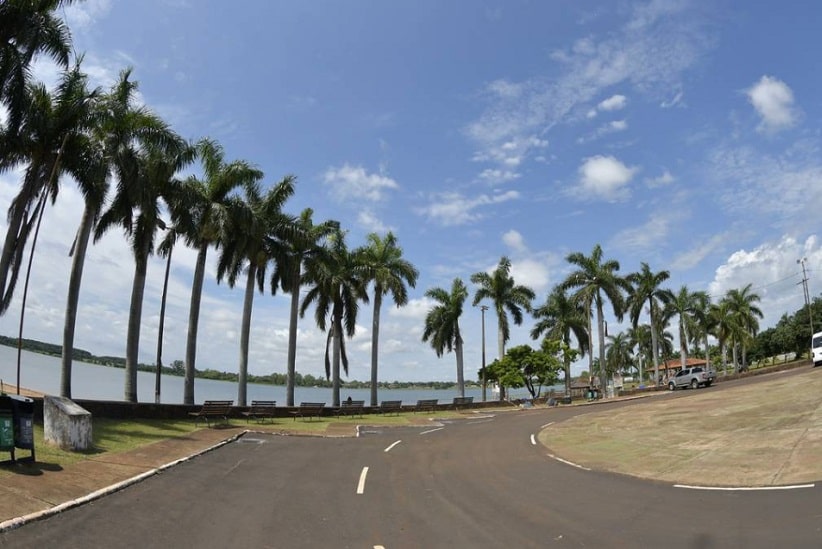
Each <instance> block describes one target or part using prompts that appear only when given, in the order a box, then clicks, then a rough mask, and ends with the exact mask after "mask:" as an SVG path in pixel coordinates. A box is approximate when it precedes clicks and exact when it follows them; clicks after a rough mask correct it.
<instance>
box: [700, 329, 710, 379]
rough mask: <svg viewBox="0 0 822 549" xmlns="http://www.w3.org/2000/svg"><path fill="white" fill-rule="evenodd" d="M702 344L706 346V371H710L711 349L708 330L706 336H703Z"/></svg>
mask: <svg viewBox="0 0 822 549" xmlns="http://www.w3.org/2000/svg"><path fill="white" fill-rule="evenodd" d="M702 343H703V344H704V345H705V369H706V370H710V369H711V353H710V352H709V351H710V349H708V332H707V330H706V331H705V334H704V335H703V336H702Z"/></svg>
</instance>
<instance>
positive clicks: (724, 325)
mask: <svg viewBox="0 0 822 549" xmlns="http://www.w3.org/2000/svg"><path fill="white" fill-rule="evenodd" d="M566 260H567V262H568V263H569V264H570V265H571V266H572V267H573V269H572V271H571V272H570V273H569V274H568V275H567V276H566V277H565V279H564V280H562V281H561V282H559V283H558V284H557V285H556V286H554V288H553V289H552V290H551V291H550V292H549V294H548V296H547V298H546V300H545V302H544V303H543V304H542V305H540V306H537V307H533V306H532V301H533V299H534V297H535V296H534V292H533V291H532V290H531V289H529V288H527V287H524V286H521V285H517V284H516V283H515V281H514V279H513V277H512V276H511V274H510V271H511V262H510V260H509V259H508V258H507V257H502V258H501V259H500V261H499V264H498V265H497V267H496V269H495V270H494V271H493V272H491V273H487V272H480V273H475V274H473V275H472V276H471V282H473V283H474V284H476V285H477V290H476V293H475V295H474V305H477V304H479V303H480V302H482V301H484V300H489V301H491V303H492V305H493V307H492V308H493V310H494V311H495V313H496V316H497V320H498V351H499V355H498V356H499V357H500V358H501V357H503V356H504V355H505V343H506V342H507V341H508V340H509V339H510V329H509V321H508V313H510V314H511V317H512V318H513V321H514V323H515V324H517V325H521V324H522V322H523V312H529V313H532V315H533V317H534V319H535V324H534V327H533V329H532V330H531V332H530V335H531V337H532V338H533V339H535V340H536V339H539V338H540V337H544V338H548V339H553V340H559V341H562V342H563V343H565V345H567V346H568V347H569V348H575V349H576V350H578V351H579V353H580V355H586V354H587V355H588V359H589V370H588V371H589V372H590V373H591V375H592V376H593V375H594V374H595V373H596V372H597V371H598V375H599V380H600V382H601V383H602V384H603V385H604V384H605V383H606V380H607V378H608V375H609V374H612V373H613V372H616V371H621V370H623V369H625V368H626V367H627V366H628V365H629V364H631V363H632V362H633V361H634V357H635V354H634V353H635V351H636V356H639V357H642V360H643V361H650V362H651V363H652V364H653V365H654V379H655V380H656V379H658V378H659V363H660V358H659V357H660V350H663V351H664V354H665V356H669V355H670V354H671V352H672V349H669V346H670V344H671V341H672V340H673V337H672V335H671V334H670V333H669V332H667V331H666V328H667V327H668V325H669V324H670V323H671V322H672V321H673V320H675V319H676V321H677V328H678V335H679V342H680V349H679V356H680V360H681V365H682V367H685V364H686V361H687V357H688V353H689V351H690V348H693V349H694V350H698V349H699V347H700V345H703V346H704V349H705V351H706V356H707V350H708V337H709V336H713V337H715V338H716V339H717V341H718V343H719V346H720V352H721V355H722V357H723V368H724V369H725V371H726V373H727V361H726V360H725V357H726V351H727V349H728V347H730V349H731V350H732V353H733V362H734V364H737V353H738V352H741V355H742V357H741V358H742V367H743V368H744V367H746V366H747V359H746V349H747V347H748V346H749V345H750V343H751V341H752V338H753V337H754V336H755V335H756V332H757V331H758V329H759V323H758V319H761V318H762V316H763V315H762V311H761V310H760V309H759V307H758V306H757V303H758V302H759V296H758V295H757V294H755V293H753V292H752V291H751V285H750V284H748V285H747V286H745V287H744V288H742V289H733V290H730V291H729V292H728V293H727V294H726V295H725V296H722V297H721V298H720V299H719V300H718V301H717V303H712V302H711V299H710V296H709V295H708V294H707V293H706V292H703V291H691V290H689V289H688V287H687V286H682V287H681V288H680V289H679V290H678V291H676V292H674V291H672V290H670V289H668V288H665V287H664V286H663V285H664V283H665V282H666V281H667V280H668V279H669V278H670V272H669V271H665V270H663V271H658V272H654V271H652V270H651V268H650V267H649V266H648V264H647V263H644V262H643V263H642V264H641V266H640V270H639V271H638V272H635V273H629V274H627V275H625V276H621V275H620V273H619V269H620V264H619V262H618V261H616V260H613V259H604V258H603V251H602V247H601V246H600V245H599V244H597V245H596V246H594V248H593V250H592V251H591V253H590V254H589V255H585V254H583V253H580V252H574V253H571V254H569V255H568V256H567V257H566ZM426 295H427V296H428V297H429V298H431V299H433V300H434V301H435V302H436V304H435V305H434V306H433V307H432V308H431V310H430V311H429V312H428V315H427V316H426V319H425V327H424V330H423V336H422V338H423V341H429V342H430V344H431V346H432V347H433V348H434V350H435V352H436V353H437V356H442V354H443V353H444V352H445V351H449V352H451V351H454V352H455V353H456V360H457V383H458V384H459V386H460V389H459V390H460V394H463V390H464V389H463V385H462V383H463V381H462V380H463V372H462V369H463V357H462V352H463V343H464V342H463V339H462V335H461V333H460V328H459V318H460V316H461V315H462V312H463V305H464V303H465V300H466V299H467V298H468V289H467V288H466V286H465V284H464V283H463V281H462V280H461V279H460V278H456V279H454V281H453V283H452V286H451V290H450V292H449V291H447V290H445V289H443V288H432V289H430V290H428V291H427V292H426ZM606 305H610V312H612V313H613V315H614V317H616V319H617V320H618V321H619V322H621V321H622V320H623V318H624V316H625V315H626V314H627V315H628V316H629V318H630V323H631V327H630V328H629V330H627V331H626V332H624V333H619V334H615V335H608V334H607V324H606V321H605V307H606ZM645 314H647V318H648V322H647V323H644V324H643V323H641V322H640V321H641V319H642V318H643V317H644V316H645ZM594 315H595V318H596V326H597V329H596V333H597V336H598V346H597V348H598V350H599V357H598V358H597V359H596V360H595V359H594V356H593V353H592V352H591V350H592V349H593V348H594V343H593V335H594V329H593V325H592V323H593V319H594ZM570 362H571V360H570V356H569V355H567V354H566V355H565V357H564V370H565V388H566V393H570V382H571V375H570V367H571V364H570ZM595 365H596V366H597V367H598V368H597V370H595ZM500 398H501V399H502V398H505V393H504V388H501V391H500Z"/></svg>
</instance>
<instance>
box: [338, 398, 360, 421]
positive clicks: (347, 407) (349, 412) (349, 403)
mask: <svg viewBox="0 0 822 549" xmlns="http://www.w3.org/2000/svg"><path fill="white" fill-rule="evenodd" d="M364 407H365V401H364V400H344V401H343V402H342V404H341V405H340V407H339V408H337V409H336V410H334V413H335V414H337V416H353V415H354V414H358V415H359V416H360V417H362V409H363V408H364Z"/></svg>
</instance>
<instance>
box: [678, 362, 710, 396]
mask: <svg viewBox="0 0 822 549" xmlns="http://www.w3.org/2000/svg"><path fill="white" fill-rule="evenodd" d="M714 379H716V373H715V372H714V371H713V370H708V369H706V368H705V367H703V366H694V367H692V368H683V369H682V370H680V371H678V372H677V373H676V375H675V376H674V377H672V378H671V379H670V380H668V389H670V390H671V391H673V390H674V389H676V388H677V387H680V388H683V387H690V388H691V389H696V388H697V387H700V386H704V387H710V386H711V383H713V382H714Z"/></svg>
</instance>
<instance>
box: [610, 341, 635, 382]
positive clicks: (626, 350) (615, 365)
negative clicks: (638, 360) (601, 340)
mask: <svg viewBox="0 0 822 549" xmlns="http://www.w3.org/2000/svg"><path fill="white" fill-rule="evenodd" d="M631 347H632V345H631V340H630V337H629V335H628V334H627V333H625V332H620V333H618V334H616V335H613V336H608V344H607V347H606V352H605V367H606V368H607V369H608V370H609V371H610V372H611V375H613V374H615V373H617V372H624V371H625V370H626V369H627V368H628V366H630V365H631V363H632V362H633V361H634V356H633V353H632V352H631Z"/></svg>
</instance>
